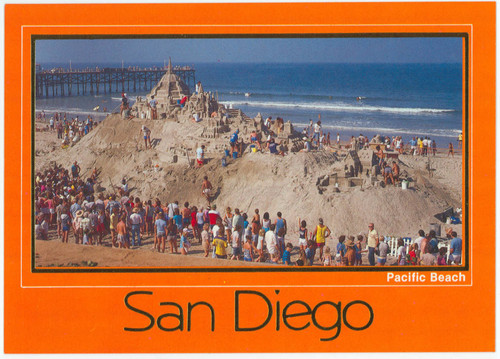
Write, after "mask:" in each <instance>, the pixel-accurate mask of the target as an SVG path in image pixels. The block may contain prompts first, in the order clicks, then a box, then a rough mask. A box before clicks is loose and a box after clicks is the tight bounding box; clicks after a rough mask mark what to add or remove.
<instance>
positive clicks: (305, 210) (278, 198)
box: [35, 115, 462, 244]
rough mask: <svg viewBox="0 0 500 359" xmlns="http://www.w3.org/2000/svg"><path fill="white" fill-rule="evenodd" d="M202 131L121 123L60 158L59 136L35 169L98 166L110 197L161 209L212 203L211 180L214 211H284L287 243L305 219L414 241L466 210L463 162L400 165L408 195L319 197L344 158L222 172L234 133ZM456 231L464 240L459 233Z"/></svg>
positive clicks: (306, 157) (308, 157)
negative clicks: (206, 188) (119, 194)
mask: <svg viewBox="0 0 500 359" xmlns="http://www.w3.org/2000/svg"><path fill="white" fill-rule="evenodd" d="M142 124H146V125H147V126H148V127H149V128H150V129H151V139H152V142H153V145H154V148H153V149H148V150H145V149H144V142H143V138H142V132H141V125H142ZM201 132H202V126H201V124H195V123H192V122H186V123H177V122H175V121H140V120H131V121H124V120H121V119H120V118H119V116H117V115H114V116H113V117H111V118H108V119H106V120H105V121H103V122H102V124H100V125H99V126H98V127H97V128H96V129H95V130H93V131H92V132H91V133H90V134H89V135H87V136H85V137H84V138H83V139H81V140H80V141H79V142H78V143H77V144H76V145H74V146H73V147H71V148H68V149H66V150H63V149H60V148H58V146H57V145H58V144H57V142H55V144H56V146H55V149H54V150H53V151H52V149H51V146H52V145H51V141H52V140H47V137H49V138H50V137H53V138H55V137H56V135H55V133H37V134H36V141H37V148H40V149H42V148H48V150H47V151H45V150H43V151H40V152H39V156H37V157H36V160H35V161H36V162H35V166H36V169H40V168H43V167H44V166H47V165H49V164H50V163H51V161H57V163H60V164H62V165H63V166H65V167H66V168H69V167H70V165H71V163H72V162H74V161H75V160H77V161H78V162H79V164H80V166H81V168H82V173H83V174H84V176H85V175H86V174H87V175H88V174H89V173H90V172H91V170H92V169H93V168H94V167H97V168H99V169H101V170H102V172H101V175H100V181H101V186H102V187H103V188H104V189H105V192H106V193H110V192H111V191H112V189H111V186H112V185H118V184H119V182H120V181H121V179H122V178H123V177H126V178H127V179H128V180H129V188H131V189H132V191H133V192H132V194H133V195H134V196H136V195H137V196H139V197H140V198H141V199H146V198H155V197H158V198H160V200H161V201H162V202H165V201H174V200H178V201H179V202H180V203H183V202H184V201H188V202H189V203H190V204H191V205H196V206H200V205H202V204H206V202H205V201H204V199H203V198H202V197H201V182H202V179H203V176H205V175H207V176H208V177H209V179H210V181H211V182H212V184H213V186H214V188H215V190H216V199H215V201H214V202H215V203H216V204H217V206H218V208H219V210H222V209H223V208H225V207H227V206H230V207H231V208H235V207H238V208H240V210H242V211H246V212H247V213H248V214H249V215H251V214H253V211H254V209H255V208H259V209H260V213H261V214H263V213H264V212H266V211H267V212H269V213H270V214H271V218H273V219H274V218H275V216H276V212H277V211H281V212H282V213H283V216H284V218H286V219H287V220H288V223H289V228H290V231H289V233H290V235H289V239H292V238H293V239H294V240H295V234H293V232H295V231H296V230H298V225H297V219H298V218H299V217H300V218H302V219H305V220H306V221H307V222H308V227H309V228H310V229H313V228H314V226H315V225H316V224H317V220H318V218H319V217H322V218H323V219H324V220H325V224H327V225H328V226H329V227H330V228H331V230H332V232H333V234H334V235H335V236H338V235H340V234H357V233H359V232H360V231H366V229H367V224H368V223H369V222H374V223H375V226H376V228H377V229H378V230H379V232H380V233H382V234H386V235H394V236H407V235H409V236H415V234H416V232H417V231H418V229H420V228H422V229H424V230H425V231H428V230H429V223H432V222H436V219H435V218H434V215H435V214H436V213H439V212H441V211H442V210H443V209H445V208H446V207H449V206H453V207H461V193H462V192H461V191H462V189H461V178H462V171H461V164H462V162H461V157H459V156H457V157H454V158H451V157H450V158H446V157H436V158H433V159H432V160H431V168H432V169H435V170H434V171H431V173H432V176H429V173H430V172H429V171H428V170H427V159H425V158H421V157H413V156H401V157H400V166H401V170H402V171H406V172H407V173H408V175H409V176H410V177H411V178H412V179H413V181H414V182H411V183H410V188H409V189H408V190H402V189H401V188H400V187H397V188H394V187H392V186H389V187H387V188H381V187H379V186H377V184H375V185H372V184H371V183H370V181H369V180H367V179H366V178H365V174H363V175H362V178H363V181H364V182H363V185H362V186H355V187H351V188H347V187H345V188H344V187H340V188H339V189H338V190H339V191H338V192H337V188H336V187H335V184H334V183H332V181H330V183H328V184H327V185H325V186H323V190H322V191H320V190H318V186H317V185H316V184H317V182H318V178H319V177H323V176H325V175H331V174H332V173H333V172H335V170H340V171H341V170H342V169H343V168H344V163H343V162H342V161H340V160H339V159H338V158H339V156H338V155H339V154H337V155H336V154H334V153H332V152H329V151H322V152H313V153H290V154H289V155H287V156H285V157H281V156H273V155H270V154H267V153H265V154H263V153H246V154H245V155H244V156H243V157H242V158H239V159H236V160H232V159H231V160H229V162H228V166H227V167H222V165H221V158H222V156H223V150H222V147H223V146H224V144H226V143H228V141H229V133H228V134H227V135H226V136H223V137H221V138H219V139H215V140H206V139H202V138H200V137H199V135H200V134H201ZM244 138H245V140H246V141H247V140H248V138H247V137H246V136H244ZM201 143H203V144H205V145H206V146H207V154H206V157H207V158H208V164H207V165H205V166H204V167H203V168H200V169H196V168H193V167H190V166H189V162H188V156H189V159H190V160H192V159H193V158H194V155H195V150H196V148H197V146H198V145H199V144H201ZM174 156H177V163H174V162H173V161H174ZM156 165H158V167H157V169H156V170H155V166H156ZM456 227H457V228H456V229H457V230H458V232H459V233H461V226H456ZM334 242H335V243H336V240H335V241H334ZM332 244H333V243H332Z"/></svg>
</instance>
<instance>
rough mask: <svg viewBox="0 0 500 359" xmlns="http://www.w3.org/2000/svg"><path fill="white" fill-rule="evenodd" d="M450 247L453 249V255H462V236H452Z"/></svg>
mask: <svg viewBox="0 0 500 359" xmlns="http://www.w3.org/2000/svg"><path fill="white" fill-rule="evenodd" d="M450 249H453V255H459V256H461V255H462V238H453V239H452V240H451V244H450Z"/></svg>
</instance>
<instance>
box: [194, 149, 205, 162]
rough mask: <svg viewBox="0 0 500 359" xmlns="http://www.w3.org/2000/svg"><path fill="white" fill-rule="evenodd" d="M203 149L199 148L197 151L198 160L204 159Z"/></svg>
mask: <svg viewBox="0 0 500 359" xmlns="http://www.w3.org/2000/svg"><path fill="white" fill-rule="evenodd" d="M203 153H204V151H203V148H201V147H198V149H197V150H196V158H197V159H199V160H201V159H202V158H203Z"/></svg>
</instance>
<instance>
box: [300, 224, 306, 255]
mask: <svg viewBox="0 0 500 359" xmlns="http://www.w3.org/2000/svg"><path fill="white" fill-rule="evenodd" d="M299 226H300V228H299V248H300V249H302V250H304V251H305V250H306V248H307V239H308V238H307V228H306V226H307V223H306V221H304V220H303V221H301V220H300V218H299Z"/></svg>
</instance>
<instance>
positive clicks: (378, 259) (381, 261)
mask: <svg viewBox="0 0 500 359" xmlns="http://www.w3.org/2000/svg"><path fill="white" fill-rule="evenodd" d="M386 261H387V258H382V257H379V258H377V262H378V263H380V264H385V262H386Z"/></svg>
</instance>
